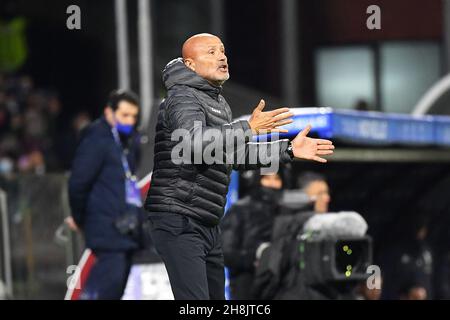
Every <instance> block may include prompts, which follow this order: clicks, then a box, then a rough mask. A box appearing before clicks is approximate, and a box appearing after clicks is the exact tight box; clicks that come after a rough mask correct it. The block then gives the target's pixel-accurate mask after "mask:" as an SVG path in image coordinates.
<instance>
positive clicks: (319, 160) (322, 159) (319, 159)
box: [312, 156, 327, 163]
mask: <svg viewBox="0 0 450 320" xmlns="http://www.w3.org/2000/svg"><path fill="white" fill-rule="evenodd" d="M312 160H314V161H317V162H321V163H325V162H327V159H324V158H321V157H318V156H314V157H312Z"/></svg>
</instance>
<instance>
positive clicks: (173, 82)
mask: <svg viewBox="0 0 450 320" xmlns="http://www.w3.org/2000/svg"><path fill="white" fill-rule="evenodd" d="M162 75H163V82H164V85H165V86H166V89H167V90H169V89H170V88H172V87H174V86H177V85H185V86H188V87H191V88H194V89H197V90H200V91H204V92H205V93H207V94H208V95H209V96H211V97H213V98H215V99H217V98H218V96H219V94H220V92H221V91H222V86H215V85H213V84H211V83H210V82H208V81H207V80H206V79H205V78H202V77H200V76H199V75H198V74H197V73H195V72H194V71H192V70H191V69H189V68H188V67H186V65H185V64H184V62H183V59H182V58H177V59H174V60H172V61H170V62H169V63H168V64H167V65H166V67H165V68H164V70H163V72H162Z"/></svg>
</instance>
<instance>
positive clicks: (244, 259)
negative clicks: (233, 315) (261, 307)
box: [222, 174, 283, 300]
mask: <svg viewBox="0 0 450 320" xmlns="http://www.w3.org/2000/svg"><path fill="white" fill-rule="evenodd" d="M282 187H283V181H282V179H281V176H280V175H278V174H271V175H264V176H257V177H256V181H254V185H253V188H252V190H251V191H250V194H249V195H248V196H247V197H245V198H243V199H240V200H239V201H238V202H237V203H236V204H235V205H233V206H232V207H231V208H230V210H229V211H228V213H227V214H226V215H225V217H224V219H223V221H222V241H223V244H222V247H223V253H224V259H225V265H226V266H227V267H228V268H229V272H230V289H231V298H232V299H234V300H246V299H254V297H253V296H252V284H253V277H254V272H255V264H256V263H257V260H258V258H259V256H260V255H261V252H262V250H263V249H264V247H266V246H267V245H268V243H269V242H270V240H271V237H272V228H273V221H274V218H275V216H276V215H278V214H279V211H280V207H279V200H280V198H281V194H282V193H281V189H282Z"/></svg>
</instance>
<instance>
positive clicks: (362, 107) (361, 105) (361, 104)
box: [354, 100, 370, 111]
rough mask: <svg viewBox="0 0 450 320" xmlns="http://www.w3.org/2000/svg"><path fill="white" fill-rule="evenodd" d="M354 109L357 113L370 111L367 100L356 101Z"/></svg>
mask: <svg viewBox="0 0 450 320" xmlns="http://www.w3.org/2000/svg"><path fill="white" fill-rule="evenodd" d="M354 109H355V110H357V111H369V110H370V107H369V104H368V103H367V101H366V100H358V101H356V104H355V107H354Z"/></svg>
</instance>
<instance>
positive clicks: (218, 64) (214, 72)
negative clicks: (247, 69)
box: [184, 36, 230, 85]
mask: <svg viewBox="0 0 450 320" xmlns="http://www.w3.org/2000/svg"><path fill="white" fill-rule="evenodd" d="M194 41H195V43H194V44H192V48H191V49H192V50H191V52H190V53H191V54H190V57H188V58H185V59H184V62H185V64H186V66H187V67H188V68H190V69H191V70H193V71H195V72H196V73H197V74H198V75H199V76H201V77H202V78H205V79H206V80H208V81H209V82H211V83H212V84H214V85H222V84H223V83H224V82H225V81H227V80H228V79H229V78H230V74H229V72H228V61H227V56H226V55H225V47H224V45H223V43H222V41H221V40H220V39H219V38H218V37H215V36H204V37H199V38H198V39H195V40H194Z"/></svg>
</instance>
